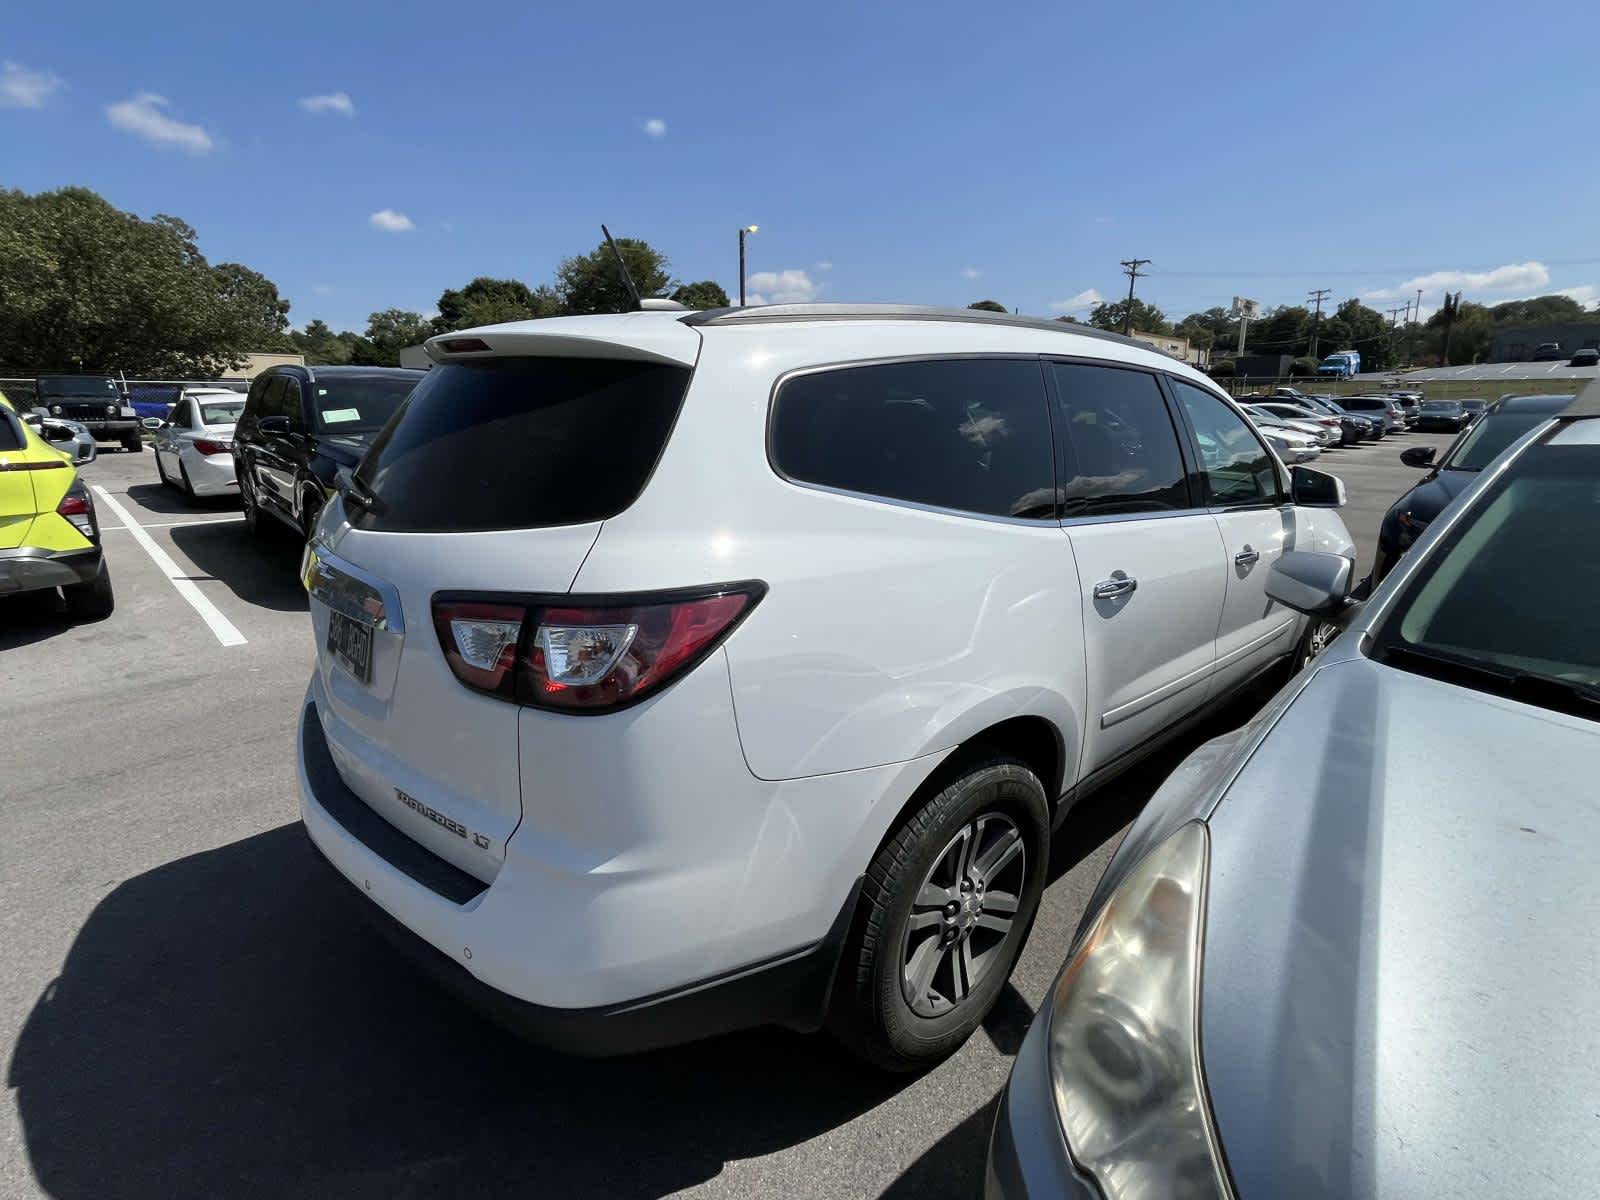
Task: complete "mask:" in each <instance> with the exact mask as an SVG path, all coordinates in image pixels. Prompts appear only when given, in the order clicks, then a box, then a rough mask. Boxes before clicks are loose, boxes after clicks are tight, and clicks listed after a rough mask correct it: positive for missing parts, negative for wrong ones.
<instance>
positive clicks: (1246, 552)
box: [1233, 542, 1261, 567]
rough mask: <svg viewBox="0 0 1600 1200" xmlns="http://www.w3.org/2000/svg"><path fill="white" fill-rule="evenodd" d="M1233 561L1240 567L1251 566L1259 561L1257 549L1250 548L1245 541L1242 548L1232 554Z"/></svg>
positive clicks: (1259, 556)
mask: <svg viewBox="0 0 1600 1200" xmlns="http://www.w3.org/2000/svg"><path fill="white" fill-rule="evenodd" d="M1233 561H1234V563H1235V564H1237V565H1238V566H1241V567H1253V566H1255V565H1256V564H1257V563H1258V562H1260V561H1261V555H1260V553H1259V552H1258V551H1256V550H1252V549H1251V548H1250V543H1249V542H1246V543H1245V546H1244V549H1243V550H1241V551H1239V553H1237V554H1235V555H1234V556H1233Z"/></svg>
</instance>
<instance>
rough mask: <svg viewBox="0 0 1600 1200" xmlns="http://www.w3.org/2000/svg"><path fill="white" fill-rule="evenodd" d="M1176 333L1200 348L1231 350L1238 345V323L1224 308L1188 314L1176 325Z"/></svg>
mask: <svg viewBox="0 0 1600 1200" xmlns="http://www.w3.org/2000/svg"><path fill="white" fill-rule="evenodd" d="M1176 332H1177V333H1180V334H1182V335H1183V336H1184V337H1186V338H1188V339H1189V341H1190V342H1191V343H1193V344H1194V345H1196V346H1200V347H1202V348H1214V349H1216V350H1218V351H1225V350H1233V349H1235V348H1237V347H1238V345H1239V322H1238V320H1237V319H1236V318H1235V317H1234V316H1233V314H1232V313H1230V312H1229V311H1228V310H1227V309H1225V308H1220V307H1218V308H1208V309H1206V310H1205V311H1204V312H1195V313H1190V314H1189V315H1188V316H1187V317H1185V318H1184V319H1183V320H1182V321H1181V322H1179V324H1178V328H1177V330H1176Z"/></svg>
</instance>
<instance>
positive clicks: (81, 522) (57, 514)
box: [0, 393, 114, 620]
mask: <svg viewBox="0 0 1600 1200" xmlns="http://www.w3.org/2000/svg"><path fill="white" fill-rule="evenodd" d="M46 588H60V589H61V594H62V596H63V597H65V598H66V601H67V611H68V612H69V613H70V614H71V615H72V616H74V617H78V618H82V619H85V620H98V619H99V618H101V617H108V616H110V615H111V609H112V607H113V605H114V599H113V597H112V594H111V576H110V574H109V573H108V572H107V570H106V562H105V556H104V555H103V554H102V553H101V551H100V524H99V521H98V520H97V519H96V517H95V511H94V499H93V497H91V496H90V495H89V489H88V488H87V487H85V486H84V484H83V480H81V479H79V478H78V471H77V468H76V467H74V466H73V465H72V459H71V456H69V455H66V454H63V453H62V452H61V451H59V450H56V449H54V448H52V447H51V445H50V444H49V443H48V442H46V441H44V440H43V439H42V438H40V437H39V435H38V434H36V433H35V432H34V431H33V430H32V429H30V428H29V427H28V425H27V424H26V423H25V422H24V421H23V420H22V419H21V418H20V417H18V416H17V413H16V410H15V409H14V408H12V407H11V403H10V401H8V400H7V399H6V398H5V395H4V393H0V596H9V595H11V594H13V593H15V592H31V591H39V590H43V589H46Z"/></svg>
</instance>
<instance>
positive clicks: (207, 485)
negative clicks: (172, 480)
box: [178, 447, 239, 496]
mask: <svg viewBox="0 0 1600 1200" xmlns="http://www.w3.org/2000/svg"><path fill="white" fill-rule="evenodd" d="M178 457H179V460H180V461H181V462H182V463H183V468H184V470H185V471H187V472H188V473H189V486H190V487H192V488H194V492H195V495H197V496H237V495H238V494H239V476H238V474H237V472H235V470H234V466H233V454H232V453H231V452H230V453H226V454H212V455H205V454H201V453H199V452H198V451H196V450H195V449H193V448H192V447H190V448H186V449H185V450H184V451H183V452H182V453H181V454H180V455H179V456H178Z"/></svg>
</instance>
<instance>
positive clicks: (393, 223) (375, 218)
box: [367, 208, 416, 233]
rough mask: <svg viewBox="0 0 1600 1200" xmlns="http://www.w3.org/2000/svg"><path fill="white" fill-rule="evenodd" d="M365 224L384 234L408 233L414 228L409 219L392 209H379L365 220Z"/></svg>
mask: <svg viewBox="0 0 1600 1200" xmlns="http://www.w3.org/2000/svg"><path fill="white" fill-rule="evenodd" d="M367 224H369V225H371V226H372V227H373V228H374V229H377V230H381V231H382V232H384V233H408V232H410V231H411V230H413V229H415V228H416V226H415V225H414V224H412V221H411V218H410V217H408V216H406V215H405V213H402V212H395V210H394V209H392V208H380V209H379V210H378V211H377V212H375V213H373V214H372V215H371V216H370V217H368V218H367Z"/></svg>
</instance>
